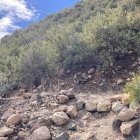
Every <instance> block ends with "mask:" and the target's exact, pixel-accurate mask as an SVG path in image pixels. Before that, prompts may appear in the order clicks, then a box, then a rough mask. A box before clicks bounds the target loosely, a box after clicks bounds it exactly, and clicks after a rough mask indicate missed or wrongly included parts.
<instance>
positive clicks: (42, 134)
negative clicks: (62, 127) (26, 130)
mask: <svg viewBox="0 0 140 140" xmlns="http://www.w3.org/2000/svg"><path fill="white" fill-rule="evenodd" d="M50 139H51V134H50V131H49V129H48V128H47V127H46V126H41V127H39V128H38V129H36V130H34V132H33V134H32V140H50Z"/></svg>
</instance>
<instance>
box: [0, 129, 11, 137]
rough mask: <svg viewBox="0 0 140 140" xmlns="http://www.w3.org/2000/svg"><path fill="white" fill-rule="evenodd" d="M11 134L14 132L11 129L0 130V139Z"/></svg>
mask: <svg viewBox="0 0 140 140" xmlns="http://www.w3.org/2000/svg"><path fill="white" fill-rule="evenodd" d="M13 133H14V130H13V129H12V128H8V127H2V128H0V137H5V136H9V135H11V134H13Z"/></svg>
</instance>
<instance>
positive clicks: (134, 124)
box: [120, 119, 139, 135]
mask: <svg viewBox="0 0 140 140" xmlns="http://www.w3.org/2000/svg"><path fill="white" fill-rule="evenodd" d="M138 126H139V120H138V119H137V120H133V121H130V122H123V123H122V125H121V127H120V130H121V133H122V134H123V135H131V134H132V132H133V130H134V129H135V128H138Z"/></svg>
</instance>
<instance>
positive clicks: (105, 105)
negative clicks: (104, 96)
mask: <svg viewBox="0 0 140 140" xmlns="http://www.w3.org/2000/svg"><path fill="white" fill-rule="evenodd" d="M110 109H111V102H110V101H108V100H105V101H102V102H99V103H98V104H97V111H98V112H106V111H109V110H110Z"/></svg>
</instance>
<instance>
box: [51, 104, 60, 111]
mask: <svg viewBox="0 0 140 140" xmlns="http://www.w3.org/2000/svg"><path fill="white" fill-rule="evenodd" d="M48 107H49V108H51V109H52V110H53V109H56V108H58V107H59V104H57V103H49V104H48Z"/></svg>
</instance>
